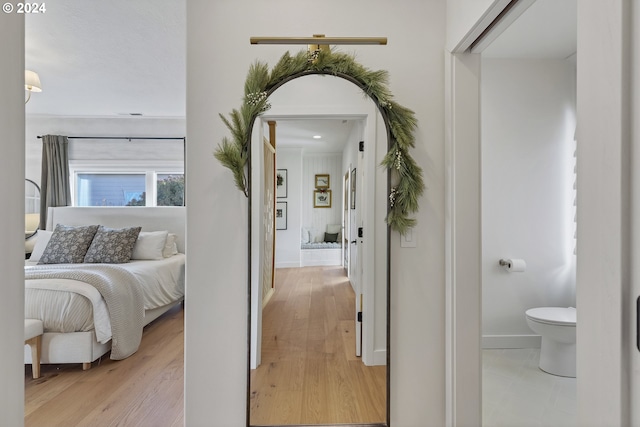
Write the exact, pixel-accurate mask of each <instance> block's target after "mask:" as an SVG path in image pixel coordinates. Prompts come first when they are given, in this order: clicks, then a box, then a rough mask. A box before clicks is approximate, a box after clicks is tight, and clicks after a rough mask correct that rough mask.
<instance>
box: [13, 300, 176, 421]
mask: <svg viewBox="0 0 640 427" xmlns="http://www.w3.org/2000/svg"><path fill="white" fill-rule="evenodd" d="M183 342H184V311H183V309H182V307H181V306H177V307H174V308H173V309H171V310H170V311H169V312H167V313H165V314H164V315H163V316H161V317H160V318H158V319H156V320H155V321H154V322H152V323H150V324H149V325H147V326H146V327H145V329H144V334H143V338H142V343H141V346H140V348H139V349H138V351H137V352H136V353H135V354H134V355H132V356H130V357H128V358H127V359H125V360H120V361H114V360H111V359H109V354H108V353H107V354H106V355H105V356H103V357H102V361H101V362H100V363H98V361H96V362H94V363H93V366H92V368H91V369H90V370H88V371H83V370H82V365H81V364H64V365H42V367H41V374H42V376H41V377H40V378H38V379H36V380H34V379H33V378H32V377H31V365H25V427H54V426H61V427H69V426H91V427H100V426H150V427H151V426H153V427H158V426H163V427H164V426H166V427H174V426H175V427H177V426H182V425H183V424H184V421H183V419H184V404H183V402H184V374H183V370H184V350H183V349H184V344H183Z"/></svg>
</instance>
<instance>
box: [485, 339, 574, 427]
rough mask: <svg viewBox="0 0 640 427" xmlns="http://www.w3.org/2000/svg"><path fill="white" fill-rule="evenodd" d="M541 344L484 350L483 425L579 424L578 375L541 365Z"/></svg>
mask: <svg viewBox="0 0 640 427" xmlns="http://www.w3.org/2000/svg"><path fill="white" fill-rule="evenodd" d="M539 357H540V349H539V348H522V349H495V350H494V349H486V350H482V412H483V414H482V418H483V420H482V421H483V423H482V425H483V427H533V426H535V427H575V424H576V420H575V418H576V379H575V378H565V377H558V376H555V375H551V374H547V373H546V372H544V371H541V370H540V368H538V360H539Z"/></svg>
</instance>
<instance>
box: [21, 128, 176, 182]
mask: <svg viewBox="0 0 640 427" xmlns="http://www.w3.org/2000/svg"><path fill="white" fill-rule="evenodd" d="M46 134H52V135H67V136H153V137H180V138H181V137H184V136H185V135H186V119H185V118H184V117H179V118H151V117H65V116H53V117H52V116H33V115H29V116H27V119H26V137H25V146H26V178H29V179H31V180H33V181H35V182H36V183H38V184H40V172H41V167H42V163H41V162H42V141H41V140H40V139H38V136H41V135H46ZM70 141H71V143H70V144H69V156H70V158H72V159H93V160H108V159H128V160H136V159H140V153H141V152H144V153H145V154H144V155H145V158H147V159H150V157H149V156H150V155H152V156H153V159H154V160H180V161H182V159H183V148H182V141H141V140H133V141H131V142H129V141H126V140H125V141H118V140H79V139H76V140H74V139H72V140H70Z"/></svg>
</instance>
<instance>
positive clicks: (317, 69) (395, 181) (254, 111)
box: [214, 51, 424, 234]
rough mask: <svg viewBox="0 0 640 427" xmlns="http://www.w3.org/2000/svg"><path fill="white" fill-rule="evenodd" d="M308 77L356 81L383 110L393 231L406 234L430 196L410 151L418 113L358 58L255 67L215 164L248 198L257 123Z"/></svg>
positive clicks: (317, 57)
mask: <svg viewBox="0 0 640 427" xmlns="http://www.w3.org/2000/svg"><path fill="white" fill-rule="evenodd" d="M307 74H328V75H334V76H338V77H342V78H345V79H347V80H350V81H352V82H353V83H355V84H357V85H358V86H359V87H360V88H362V90H363V91H364V93H365V94H366V95H368V96H369V97H370V98H371V99H372V100H373V101H374V102H375V104H376V105H377V107H378V109H379V111H380V113H381V114H382V116H383V118H384V120H385V123H386V125H387V133H388V138H389V151H388V152H387V154H386V156H385V157H384V159H383V160H382V163H381V165H382V166H384V167H385V168H386V169H387V170H389V171H390V172H391V183H392V184H391V190H390V193H389V209H388V214H387V218H386V221H387V224H389V226H390V227H391V228H392V229H394V230H396V231H398V232H400V233H401V234H404V233H405V232H406V231H407V229H408V228H411V227H413V226H415V224H416V220H415V219H413V218H410V217H409V216H410V215H411V214H413V213H415V212H417V211H418V199H419V197H420V196H421V195H422V193H423V192H424V182H423V179H422V169H421V168H420V166H418V165H417V163H416V162H415V160H414V159H413V158H412V157H411V155H410V154H409V148H412V147H414V146H415V137H414V131H415V129H416V127H417V120H416V118H415V113H414V112H413V111H411V110H409V109H408V108H405V107H403V106H401V105H399V104H397V103H396V102H395V101H393V95H392V94H391V92H390V91H389V88H388V86H387V84H388V83H387V82H388V73H387V72H386V71H371V70H368V69H366V68H365V67H363V66H362V65H360V64H358V63H357V62H356V61H355V58H354V57H353V56H352V55H347V54H344V53H338V52H333V51H315V52H312V53H309V52H307V51H301V52H299V53H298V54H296V55H295V56H291V54H290V53H289V52H286V53H285V54H284V55H282V57H281V58H280V60H279V61H278V63H277V64H276V65H275V66H274V67H273V69H272V70H271V71H269V68H268V66H267V64H264V63H261V62H256V63H255V64H253V65H252V66H251V67H250V68H249V73H248V74H247V79H246V81H245V84H244V100H243V103H242V106H241V107H240V109H239V110H236V109H234V110H232V111H231V113H230V114H229V117H228V118H227V117H225V116H224V115H222V114H220V118H221V119H222V121H223V122H224V124H225V125H226V126H227V128H229V130H230V131H231V139H229V138H228V137H224V138H223V139H222V143H221V144H219V145H218V147H217V149H216V151H215V153H214V156H215V158H216V159H218V161H220V163H222V165H224V166H225V167H227V168H229V169H231V171H232V172H233V177H234V180H235V184H236V187H238V188H239V189H240V190H241V191H242V192H243V193H244V194H245V195H246V196H247V197H248V196H249V191H248V181H247V179H248V178H247V171H246V165H247V159H248V155H249V146H250V141H251V129H252V127H253V123H254V121H255V119H256V118H257V117H258V116H259V115H261V114H262V113H264V112H265V111H267V110H268V109H269V108H270V107H271V105H270V104H269V102H268V99H269V96H270V95H271V94H272V93H273V92H274V91H275V90H276V89H277V88H278V87H280V86H281V85H283V84H284V83H286V82H287V81H290V80H292V79H294V78H297V77H300V76H303V75H307Z"/></svg>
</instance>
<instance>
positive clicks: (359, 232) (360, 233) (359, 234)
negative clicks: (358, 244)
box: [358, 227, 364, 237]
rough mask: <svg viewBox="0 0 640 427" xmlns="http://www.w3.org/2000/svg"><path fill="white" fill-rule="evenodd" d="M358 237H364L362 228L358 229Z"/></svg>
mask: <svg viewBox="0 0 640 427" xmlns="http://www.w3.org/2000/svg"><path fill="white" fill-rule="evenodd" d="M358 237H364V229H363V228H362V227H358Z"/></svg>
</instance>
